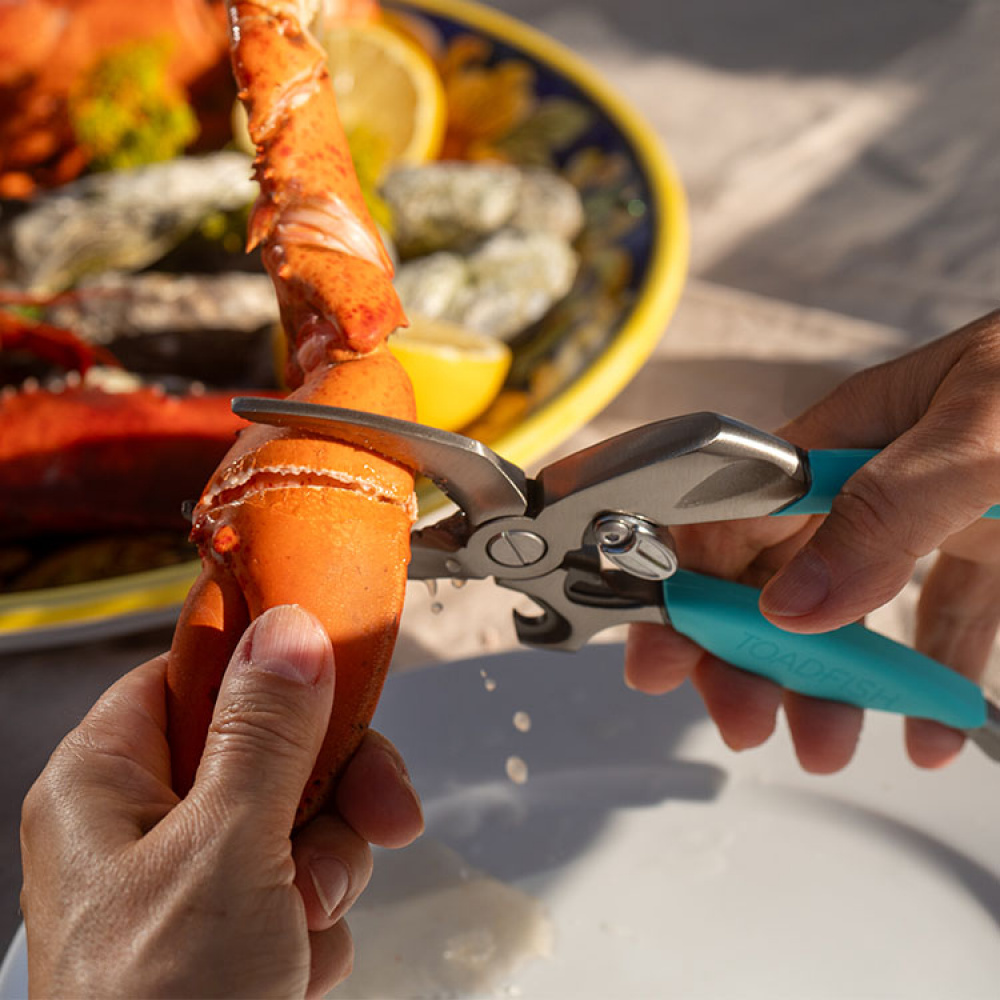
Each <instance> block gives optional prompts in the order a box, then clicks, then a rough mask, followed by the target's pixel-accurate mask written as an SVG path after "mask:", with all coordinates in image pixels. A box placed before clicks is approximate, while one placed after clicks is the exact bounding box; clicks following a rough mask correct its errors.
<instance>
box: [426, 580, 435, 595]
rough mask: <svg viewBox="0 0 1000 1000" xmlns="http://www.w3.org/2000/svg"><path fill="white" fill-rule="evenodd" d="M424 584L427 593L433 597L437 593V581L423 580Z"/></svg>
mask: <svg viewBox="0 0 1000 1000" xmlns="http://www.w3.org/2000/svg"><path fill="white" fill-rule="evenodd" d="M424 584H425V586H426V587H427V593H428V594H430V595H431V597H434V596H436V595H437V592H438V582H437V580H433V579H432V580H424Z"/></svg>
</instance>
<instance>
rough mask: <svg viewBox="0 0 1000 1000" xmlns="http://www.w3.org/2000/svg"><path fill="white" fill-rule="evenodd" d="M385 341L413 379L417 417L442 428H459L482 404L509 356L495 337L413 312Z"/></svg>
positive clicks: (503, 375) (505, 368)
mask: <svg viewBox="0 0 1000 1000" xmlns="http://www.w3.org/2000/svg"><path fill="white" fill-rule="evenodd" d="M388 345H389V350H390V351H392V353H393V354H394V355H395V356H396V358H397V359H398V360H399V363H400V364H401V365H402V366H403V368H404V369H405V370H406V373H407V375H409V376H410V381H411V382H412V383H413V392H414V395H415V396H416V400H417V420H419V421H420V422H421V423H423V424H427V425H429V426H431V427H437V428H439V429H441V430H444V431H455V430H459V429H460V428H462V427H464V426H465V425H466V424H468V423H470V422H471V421H472V420H475V418H476V417H478V416H479V415H480V414H481V413H483V411H484V410H486V408H487V407H488V406H489V405H490V403H492V402H493V400H494V399H495V398H496V397H497V395H498V393H499V392H500V389H501V387H502V386H503V382H504V379H505V378H506V377H507V372H508V371H509V369H510V364H511V357H512V356H511V351H510V348H509V347H508V346H507V345H506V344H505V343H504V342H503V341H501V340H497V339H496V338H495V337H490V336H488V335H486V334H484V333H475V332H473V331H471V330H466V329H464V328H463V327H460V326H457V325H455V324H453V323H447V322H444V321H442V320H430V319H424V318H421V317H414V316H411V317H410V326H408V327H405V328H404V329H401V330H397V331H396V333H394V334H393V335H392V336H391V337H390V338H389V341H388Z"/></svg>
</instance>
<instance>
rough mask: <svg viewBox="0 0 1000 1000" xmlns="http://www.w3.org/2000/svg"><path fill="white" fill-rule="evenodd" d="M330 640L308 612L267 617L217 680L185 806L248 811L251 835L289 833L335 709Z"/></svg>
mask: <svg viewBox="0 0 1000 1000" xmlns="http://www.w3.org/2000/svg"><path fill="white" fill-rule="evenodd" d="M333 688H334V666H333V650H332V648H331V645H330V640H329V638H328V637H327V635H326V632H325V631H324V630H323V627H322V626H321V625H320V623H319V622H318V621H317V620H316V619H315V618H314V617H313V616H312V615H311V614H309V613H308V612H307V611H304V610H303V609H302V608H299V607H297V606H294V605H285V606H281V607H276V608H271V609H270V610H268V611H265V612H264V614H262V615H261V616H260V617H259V618H257V619H256V621H254V622H253V623H252V624H251V626H250V628H249V629H247V632H246V634H245V635H244V637H243V639H242V640H241V641H240V644H239V645H238V646H237V648H236V652H235V653H234V654H233V657H232V660H231V661H230V664H229V666H228V668H227V669H226V673H225V675H224V677H223V679H222V686H221V690H220V691H219V696H218V699H217V701H216V706H215V712H214V715H213V717H212V723H211V726H210V727H209V732H208V738H207V740H206V743H205V751H204V754H203V756H202V761H201V765H200V766H199V768H198V773H197V775H196V777H195V783H194V787H193V788H192V791H191V793H189V796H188V797H189V799H190V800H191V801H192V802H194V803H195V804H197V805H201V806H204V807H206V808H210V809H211V810H212V812H213V814H214V815H218V814H219V813H220V812H221V813H222V814H223V815H225V814H227V813H229V812H231V811H233V810H240V811H241V813H242V812H245V811H247V810H249V811H250V812H251V813H252V814H253V817H254V820H253V824H254V830H253V834H254V836H259V834H260V832H261V829H262V827H266V828H268V829H269V830H270V831H271V832H273V833H275V834H277V835H278V836H281V837H287V836H288V832H289V831H290V830H291V828H292V823H293V820H294V817H295V810H296V807H297V805H298V803H299V799H300V797H301V794H302V790H303V788H304V787H305V784H306V781H307V780H308V778H309V774H310V772H311V770H312V767H313V764H314V763H315V761H316V755H317V754H318V752H319V748H320V746H321V745H322V742H323V738H324V736H325V734H326V729H327V724H328V722H329V719H330V711H331V708H332V705H333Z"/></svg>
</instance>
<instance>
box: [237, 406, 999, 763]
mask: <svg viewBox="0 0 1000 1000" xmlns="http://www.w3.org/2000/svg"><path fill="white" fill-rule="evenodd" d="M233 410H234V412H235V413H237V414H238V415H239V416H241V417H244V418H245V419H247V420H252V421H256V422H261V423H268V424H276V425H291V426H295V427H297V428H299V429H304V430H309V431H313V432H315V433H319V434H325V435H331V436H335V437H337V438H339V439H341V440H344V441H348V442H350V443H353V444H358V445H360V446H363V447H365V448H367V449H369V450H371V451H374V452H378V453H380V454H382V455H385V456H386V457H389V458H393V459H395V460H397V461H399V462H400V463H401V464H403V465H406V466H408V467H410V468H412V469H414V470H416V471H418V472H420V473H422V474H423V475H425V476H427V478H429V479H430V480H432V481H433V482H434V483H435V484H436V485H437V486H438V487H439V488H440V489H441V490H442V491H443V492H444V493H445V494H446V495H447V496H448V497H449V498H450V499H451V500H452V501H454V502H455V504H456V505H457V506H458V508H459V509H458V511H457V512H456V513H455V514H453V515H451V516H450V517H445V518H444V519H443V520H441V521H438V522H437V523H435V524H432V525H430V526H429V527H425V528H422V529H417V530H415V531H414V532H413V536H412V539H411V551H412V559H411V564H410V570H409V575H410V577H411V578H413V579H437V578H445V577H449V578H453V579H481V578H485V577H489V576H492V577H493V578H494V579H495V581H496V582H497V583H498V584H500V585H501V586H503V587H507V588H509V589H511V590H517V591H521V592H523V593H524V594H527V595H528V596H529V597H530V598H532V600H533V601H534V602H535V603H536V604H537V605H538V607H539V609H540V614H538V615H537V616H535V617H531V616H527V615H523V614H521V613H519V612H515V625H516V629H517V635H518V638H519V639H520V641H521V642H523V643H526V644H529V645H534V646H540V647H546V648H553V649H565V650H575V649H579V648H580V647H581V646H583V645H584V644H585V643H586V642H587V641H588V639H590V638H591V637H592V636H594V635H595V634H597V633H598V632H601V631H603V630H604V629H606V628H610V627H611V626H614V625H620V624H623V623H626V622H656V623H664V622H669V623H670V624H671V625H672V626H673V627H674V628H675V629H676V630H677V631H679V632H681V633H682V634H684V635H687V636H688V637H690V638H691V639H693V640H694V641H695V642H697V643H698V644H699V645H701V646H702V647H703V648H705V649H707V650H708V651H709V652H711V653H714V654H715V655H716V656H719V657H721V658H722V659H724V660H727V661H728V662H730V663H732V664H734V665H735V666H737V667H740V668H742V669H744V670H747V671H750V672H752V673H755V674H760V675H762V676H764V677H768V678H770V679H771V680H773V681H775V682H777V683H778V684H780V685H782V686H783V687H786V688H790V689H791V690H794V691H798V692H800V693H802V694H806V695H811V696H813V697H817V698H829V699H832V700H835V701H842V702H847V703H849V704H852V705H857V706H859V707H862V708H874V709H879V710H882V711H888V712H895V713H899V714H902V715H911V716H917V717H922V718H928V719H934V720H937V721H938V722H942V723H945V724H946V725H949V726H953V727H955V728H957V729H962V730H965V731H966V732H967V733H968V735H969V736H970V737H971V738H972V739H973V740H975V741H976V743H977V744H978V745H979V746H980V747H981V748H982V749H983V750H984V751H985V752H986V753H987V754H989V755H990V756H991V757H993V758H994V759H997V760H1000V707H998V706H996V705H993V704H992V703H990V702H989V701H987V700H986V698H985V697H984V696H983V694H982V692H981V690H980V688H979V687H978V686H977V685H976V684H975V683H973V682H972V681H970V680H968V679H967V678H965V677H962V676H961V675H959V674H957V673H956V672H955V671H953V670H950V669H949V668H948V667H946V666H944V665H943V664H940V663H938V662H936V661H935V660H932V659H930V658H929V657H926V656H924V655H922V654H921V653H918V652H916V651H915V650H913V649H910V648H909V647H907V646H903V645H900V644H899V643H896V642H894V641H892V640H890V639H888V638H886V637H885V636H882V635H879V634H878V633H875V632H872V631H870V630H868V629H866V628H865V627H864V626H863V625H861V624H853V625H847V626H845V627H843V628H840V629H836V630H835V631H833V632H827V633H822V634H818V635H799V634H795V633H790V632H785V631H784V630H782V629H779V628H777V627H776V626H774V625H772V624H771V623H770V622H768V621H767V620H766V619H765V618H764V617H763V616H762V615H761V613H760V611H759V610H758V597H759V591H757V590H755V589H754V588H752V587H747V586H744V585H742V584H737V583H732V582H730V581H727V580H720V579H716V578H714V577H709V576H704V575H702V574H699V573H694V572H691V571H688V570H684V569H681V568H679V566H678V564H677V558H676V556H675V554H674V549H673V545H672V542H671V538H670V532H669V526H671V525H680V524H692V523H700V522H707V521H720V520H730V519H736V518H745V517H759V516H763V515H783V514H816V513H826V512H828V511H829V510H830V504H831V502H832V500H833V498H834V497H835V496H836V495H837V493H838V492H839V491H840V488H841V487H842V486H843V484H844V483H845V482H846V480H847V479H848V478H849V477H850V476H851V475H852V474H853V473H854V472H855V471H857V470H858V469H859V468H860V467H861V466H862V465H863V464H864V463H865V462H866V461H868V460H869V459H870V458H871V457H872V456H873V455H874V454H875V452H874V451H868V450H841V451H836V450H830V451H811V452H804V451H802V450H800V449H798V448H796V447H795V446H794V445H792V444H789V443H788V442H787V441H783V440H782V439H780V438H778V437H775V436H773V435H771V434H767V433H764V432H763V431H759V430H756V429H755V428H753V427H750V426H748V425H746V424H743V423H740V422H739V421H736V420H732V419H730V418H728V417H724V416H720V415H719V414H715V413H694V414H689V415H686V416H682V417H675V418H672V419H669V420H663V421H659V422H656V423H652V424H646V425H645V426H642V427H639V428H636V429H635V430H631V431H626V432H625V433H623V434H620V435H617V436H616V437H613V438H610V439H608V440H605V441H602V442H600V443H598V444H596V445H593V446H592V447H589V448H586V449H584V450H582V451H578V452H575V453H574V454H571V455H569V456H567V457H566V458H562V459H559V460H558V461H555V462H553V463H552V464H550V465H547V466H546V467H545V468H543V469H542V470H541V471H540V472H539V474H538V475H537V477H535V478H529V477H528V476H527V475H526V474H525V472H524V471H523V470H522V469H521V468H519V467H518V466H516V465H514V464H512V463H511V462H508V461H506V460H505V459H503V458H501V457H500V456H499V455H497V454H496V453H495V452H493V451H491V450H490V449H489V448H487V447H486V446H485V445H483V444H481V443H480V442H478V441H474V440H472V439H471V438H467V437H464V436H462V435H460V434H453V433H448V432H444V431H439V430H435V429H433V428H429V427H425V426H423V425H420V424H413V423H409V422H407V421H402V420H396V419H392V418H388V417H380V416H376V415H372V414H369V413H361V412H357V411H353V410H340V409H335V408H332V407H327V406H322V405H316V404H309V403H295V402H289V401H286V400H271V399H256V398H250V397H239V398H237V399H235V400H234V401H233ZM984 516H986V517H990V518H1000V505H998V506H996V507H992V508H991V509H990V510H989V511H987V512H986V514H985V515H984Z"/></svg>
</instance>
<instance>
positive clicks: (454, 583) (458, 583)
mask: <svg viewBox="0 0 1000 1000" xmlns="http://www.w3.org/2000/svg"><path fill="white" fill-rule="evenodd" d="M468 582H469V581H468V580H452V581H451V585H452V586H453V587H454V588H455V589H456V590H461V589H462V588H463V587H464V586H465V585H466V584H467V583H468Z"/></svg>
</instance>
